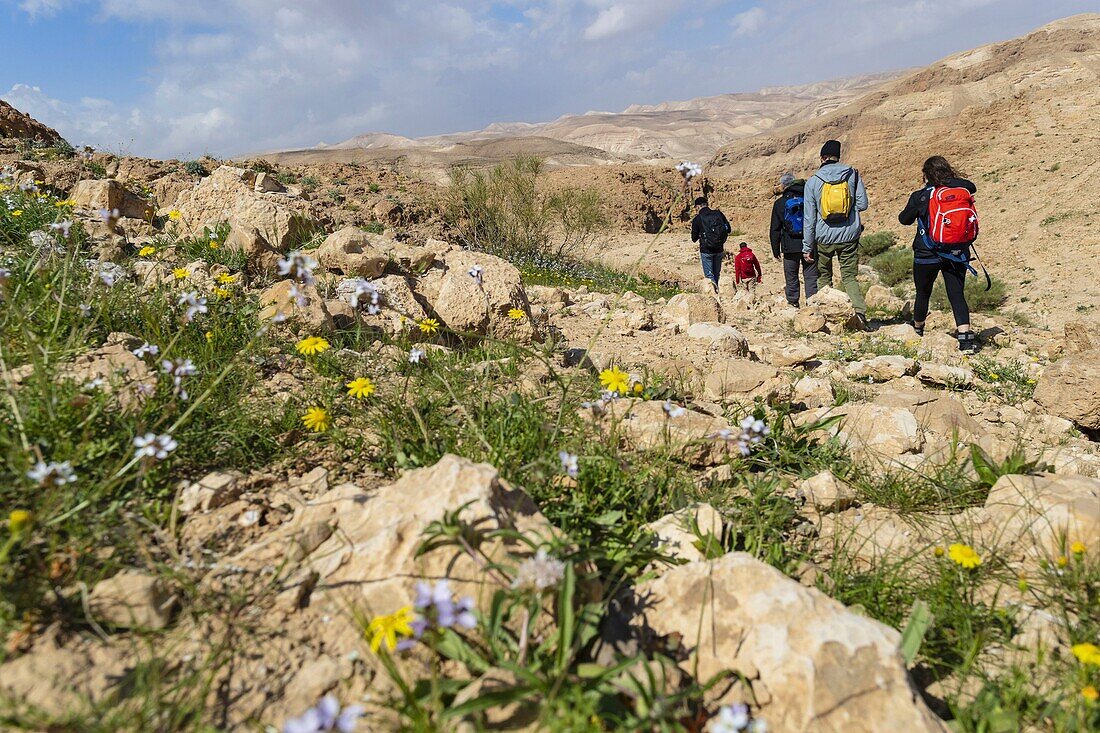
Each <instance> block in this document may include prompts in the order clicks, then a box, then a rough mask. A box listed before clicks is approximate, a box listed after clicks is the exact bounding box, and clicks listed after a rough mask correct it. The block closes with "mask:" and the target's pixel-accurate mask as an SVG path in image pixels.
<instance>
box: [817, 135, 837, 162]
mask: <svg viewBox="0 0 1100 733" xmlns="http://www.w3.org/2000/svg"><path fill="white" fill-rule="evenodd" d="M821 157H822V158H836V159H837V160H840V141H839V140H829V141H828V142H827V143H825V144H824V145H822V146H821Z"/></svg>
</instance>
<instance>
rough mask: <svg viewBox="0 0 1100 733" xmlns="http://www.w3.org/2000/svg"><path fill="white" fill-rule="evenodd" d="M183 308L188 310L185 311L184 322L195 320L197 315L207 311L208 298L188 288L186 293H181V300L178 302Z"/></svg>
mask: <svg viewBox="0 0 1100 733" xmlns="http://www.w3.org/2000/svg"><path fill="white" fill-rule="evenodd" d="M177 305H179V306H180V307H181V308H185V309H186V310H185V311H184V313H183V322H184V323H190V322H191V321H192V320H194V318H195V316H198V315H202V314H203V313H206V312H207V308H206V298H205V297H202V296H200V295H199V294H198V293H196V292H195V291H193V290H188V291H187V292H185V293H181V294H180V297H179V301H178V303H177Z"/></svg>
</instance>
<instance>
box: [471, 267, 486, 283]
mask: <svg viewBox="0 0 1100 733" xmlns="http://www.w3.org/2000/svg"><path fill="white" fill-rule="evenodd" d="M467 274H469V276H470V277H472V278H473V279H474V282H475V283H477V286H478V287H479V288H480V287H481V286H482V283H483V280H482V277H483V275H484V274H485V273H484V270H482V268H481V265H474V266H473V267H471V268H470V269H469V270H468V272H467Z"/></svg>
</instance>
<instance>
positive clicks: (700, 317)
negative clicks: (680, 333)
mask: <svg viewBox="0 0 1100 733" xmlns="http://www.w3.org/2000/svg"><path fill="white" fill-rule="evenodd" d="M708 282H709V281H708ZM664 315H665V319H666V320H668V321H670V322H672V323H675V324H677V325H678V326H680V327H682V328H687V327H688V326H690V325H691V324H693V323H704V322H708V321H709V322H712V323H713V322H720V321H721V320H722V315H721V310H720V309H719V306H718V299H717V298H715V297H714V296H713V295H702V294H700V293H679V294H677V295H674V296H672V297H671V298H669V300H668V303H666V304H665V309H664Z"/></svg>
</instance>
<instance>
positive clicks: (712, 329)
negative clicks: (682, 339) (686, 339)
mask: <svg viewBox="0 0 1100 733" xmlns="http://www.w3.org/2000/svg"><path fill="white" fill-rule="evenodd" d="M686 333H687V335H688V336H690V337H691V338H693V339H699V340H701V341H706V342H707V343H708V344H709V345H710V348H711V349H712V350H715V351H718V352H721V353H723V354H728V355H730V356H747V355H748V353H749V342H748V340H747V339H746V338H745V334H743V333H741V332H740V331H738V330H737V329H736V328H734V327H733V326H727V325H725V324H724V323H710V322H702V323H693V324H691V325H690V326H688V328H687V332H686Z"/></svg>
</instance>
